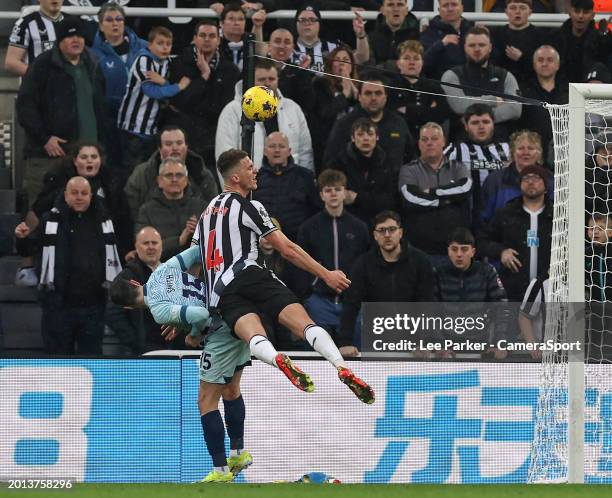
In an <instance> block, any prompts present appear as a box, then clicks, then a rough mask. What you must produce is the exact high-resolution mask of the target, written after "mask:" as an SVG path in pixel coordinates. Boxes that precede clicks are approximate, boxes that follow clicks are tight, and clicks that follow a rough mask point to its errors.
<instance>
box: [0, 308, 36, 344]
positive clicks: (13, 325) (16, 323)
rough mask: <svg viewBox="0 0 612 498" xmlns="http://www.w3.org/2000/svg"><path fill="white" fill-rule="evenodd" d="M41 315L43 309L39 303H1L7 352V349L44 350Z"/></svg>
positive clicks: (0, 314) (3, 334)
mask: <svg viewBox="0 0 612 498" xmlns="http://www.w3.org/2000/svg"><path fill="white" fill-rule="evenodd" d="M40 317H41V309H40V306H39V305H38V303H0V319H1V323H2V336H3V338H2V339H3V341H2V342H3V348H4V350H5V353H6V352H7V350H9V351H10V350H28V351H32V350H41V351H42V349H43V342H42V336H41V333H40ZM0 349H2V347H0Z"/></svg>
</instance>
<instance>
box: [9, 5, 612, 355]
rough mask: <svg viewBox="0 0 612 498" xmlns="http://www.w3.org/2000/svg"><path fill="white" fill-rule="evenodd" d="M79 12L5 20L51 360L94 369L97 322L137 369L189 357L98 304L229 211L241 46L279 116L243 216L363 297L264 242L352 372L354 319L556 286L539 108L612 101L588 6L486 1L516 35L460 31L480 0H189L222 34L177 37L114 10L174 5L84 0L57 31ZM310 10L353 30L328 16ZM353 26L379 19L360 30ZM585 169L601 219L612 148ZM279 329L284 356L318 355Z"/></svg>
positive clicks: (611, 45)
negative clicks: (218, 198)
mask: <svg viewBox="0 0 612 498" xmlns="http://www.w3.org/2000/svg"><path fill="white" fill-rule="evenodd" d="M75 3H76V4H78V5H82V3H81V2H75V1H73V0H64V1H63V2H62V0H59V1H58V0H39V4H40V11H36V12H34V13H31V14H29V15H27V16H25V17H23V18H21V19H19V20H18V21H17V22H16V23H15V27H14V29H13V32H12V34H11V36H10V41H9V48H8V51H7V55H6V61H5V66H6V68H7V69H8V70H9V71H11V72H13V73H14V74H16V75H19V76H21V77H22V82H21V87H20V90H19V95H18V99H17V112H18V120H19V124H20V125H21V126H22V127H23V129H24V130H25V134H26V145H25V150H24V151H23V153H24V157H25V172H24V185H23V188H24V192H25V193H26V194H27V195H24V197H25V198H26V199H27V201H26V203H27V206H25V209H24V212H27V215H26V216H25V218H24V221H23V222H22V223H20V224H19V225H18V226H17V227H16V228H15V236H16V238H17V248H18V252H19V254H20V255H22V256H23V262H22V265H21V268H20V269H19V271H18V273H17V277H16V281H17V283H18V284H20V285H25V286H32V287H33V286H38V287H39V289H40V296H41V297H40V302H41V306H42V309H43V319H42V333H43V339H44V344H45V348H46V350H47V351H48V352H49V353H56V354H75V353H76V354H100V353H101V351H102V340H103V334H104V327H103V324H104V320H103V319H102V317H103V316H104V315H106V324H107V325H108V326H109V327H110V328H111V329H112V330H113V331H114V332H115V334H116V335H117V337H118V338H119V339H120V341H121V343H122V344H123V346H124V347H125V350H126V352H127V353H129V354H140V353H142V352H145V351H148V350H151V349H162V348H183V347H185V346H184V345H183V344H182V343H181V341H180V340H179V341H175V342H173V343H166V342H164V340H163V339H162V338H161V335H160V326H159V325H157V324H156V323H155V322H154V321H153V320H152V317H151V315H150V313H149V312H148V311H142V310H127V309H122V308H119V307H117V306H115V305H112V304H108V305H107V303H106V289H107V288H108V285H109V283H110V281H112V280H113V279H114V278H123V279H129V280H135V281H137V282H139V283H144V282H146V280H147V278H148V277H149V275H150V274H151V272H152V270H154V269H155V268H156V267H157V266H158V265H159V264H160V262H163V261H165V260H167V259H168V258H170V257H172V256H173V255H175V254H177V253H178V252H179V251H181V250H182V249H184V248H186V247H188V246H189V245H190V243H191V237H192V235H193V233H194V230H195V228H196V223H197V220H198V217H199V215H200V213H201V212H202V210H203V208H204V207H205V206H206V205H207V203H208V202H209V201H210V199H212V198H213V197H214V196H215V195H216V194H217V193H219V192H220V191H221V189H222V179H221V177H220V175H219V174H218V171H217V168H216V165H215V160H216V158H218V157H219V155H220V154H221V153H222V152H224V151H226V150H228V149H230V148H240V145H241V114H242V112H241V95H242V91H243V81H242V69H243V66H244V64H245V54H246V53H247V51H246V48H247V46H246V43H247V42H246V40H247V36H248V35H249V33H250V32H252V33H253V34H254V38H255V44H256V54H258V56H260V57H259V58H258V59H257V61H256V64H255V70H254V78H255V83H256V84H260V85H265V86H268V87H269V88H271V89H273V90H274V91H275V92H276V94H277V95H278V97H279V99H280V102H279V108H278V113H277V115H276V116H275V117H274V118H272V119H269V120H267V121H265V122H263V123H261V122H260V123H256V124H255V130H254V147H253V153H252V157H253V161H254V163H255V165H256V167H257V168H258V169H259V174H258V183H259V188H258V190H257V191H256V192H255V194H254V198H255V199H257V200H259V201H261V202H262V203H263V204H264V205H265V206H266V208H267V210H268V212H269V213H270V215H271V216H273V217H274V219H275V223H276V224H277V225H278V226H280V227H281V228H282V230H283V232H284V233H285V234H287V236H288V237H289V238H290V239H292V240H294V241H297V242H298V243H299V244H301V245H302V246H303V247H304V248H305V249H306V250H307V251H308V253H309V254H311V255H312V256H313V257H314V258H315V259H316V260H317V261H319V262H321V263H322V264H323V265H324V266H326V267H327V268H332V269H341V270H343V271H344V272H345V273H347V275H348V276H349V278H350V279H351V280H352V285H351V286H350V288H349V289H348V290H347V291H346V292H345V293H344V294H343V295H335V294H334V293H333V292H331V291H330V289H328V288H327V287H326V286H325V285H324V284H323V283H322V282H318V281H316V280H315V281H312V279H311V278H310V277H309V276H307V275H306V274H305V273H304V272H302V271H300V270H298V269H297V268H295V267H292V266H291V265H290V264H289V263H287V262H286V261H284V260H283V259H282V258H280V256H279V255H278V254H275V251H274V249H272V248H271V247H269V246H268V245H267V244H266V241H265V239H264V240H262V241H261V247H262V254H263V256H264V259H265V261H266V264H267V265H268V266H269V267H270V268H272V269H273V270H274V271H275V272H276V273H277V274H278V275H279V276H280V278H281V279H282V280H283V281H285V282H286V284H287V285H288V286H289V287H290V288H291V289H292V290H293V291H294V292H295V293H296V295H298V296H299V297H300V298H301V299H303V302H304V303H305V306H306V307H307V309H308V311H309V313H310V314H311V316H312V317H313V318H314V319H315V320H316V321H317V323H319V324H321V325H323V326H324V327H325V328H326V329H327V330H328V331H329V332H330V334H332V336H333V337H334V339H335V340H336V342H337V344H338V346H339V347H341V351H342V353H343V354H344V355H345V356H354V355H356V354H357V353H358V352H359V348H360V333H361V332H360V321H361V314H360V310H361V303H362V302H372V301H379V302H380V301H437V300H439V301H474V302H476V301H486V302H498V303H504V302H507V301H521V300H523V297H524V295H525V293H526V291H528V287H529V286H530V282H533V281H536V280H537V281H539V282H542V281H544V280H545V279H546V278H547V272H548V266H549V261H550V246H551V233H552V207H551V206H552V199H553V175H552V172H551V164H552V161H553V159H554V157H553V149H552V147H551V140H552V130H551V123H550V118H549V115H548V112H547V111H546V109H544V108H543V107H542V106H539V105H537V104H538V102H543V101H545V102H549V103H555V104H564V103H567V101H568V82H589V83H609V82H610V81H611V69H612V35H611V34H610V33H609V31H608V24H607V23H606V22H602V23H599V24H596V23H595V22H594V20H593V18H594V12H593V0H567V1H566V2H563V1H554V2H553V1H552V0H505V1H504V0H485V1H484V9H485V10H487V11H493V12H501V11H504V12H505V13H506V15H507V17H508V23H507V24H505V25H504V26H496V27H494V28H491V29H489V28H487V27H485V26H482V25H474V23H472V22H471V21H468V20H467V19H465V18H464V17H463V11H464V7H465V8H466V9H470V10H473V9H474V5H473V4H474V2H468V1H467V0H466V3H465V4H464V3H463V2H462V0H440V1H439V2H438V5H439V7H438V13H437V15H435V13H434V12H431V16H430V17H431V19H430V20H429V23H428V25H427V26H421V25H420V23H419V21H418V20H417V18H416V17H415V16H414V15H413V14H412V13H411V12H409V8H408V2H407V0H313V1H311V2H307V3H305V4H303V5H301V6H300V7H299V8H297V10H296V14H295V18H294V19H284V20H274V19H269V18H267V17H266V13H267V12H271V11H274V10H277V9H295V8H296V5H297V2H294V1H288V0H261V1H259V2H245V1H242V2H235V1H215V0H183V1H181V0H178V1H177V7H194V8H196V7H199V8H202V7H210V8H211V9H213V10H214V11H215V12H216V13H217V14H218V16H219V19H202V20H200V19H193V20H192V21H191V22H190V23H188V24H173V23H172V22H170V20H169V19H154V20H152V19H151V18H127V17H126V15H125V11H124V8H123V7H124V6H126V5H127V6H129V7H141V6H153V7H165V6H166V2H165V0H164V1H158V0H121V1H120V2H118V3H112V2H107V3H104V2H103V1H101V0H91V1H90V2H85V3H86V4H88V5H93V6H96V7H99V8H100V10H99V12H98V15H97V18H92V19H89V20H87V19H85V18H83V19H81V18H77V17H75V16H70V15H67V14H63V13H62V11H61V8H62V5H73V4H75ZM432 4H433V2H431V1H428V0H415V1H414V5H413V8H414V10H415V11H432V9H433V6H432ZM321 9H325V10H348V9H351V10H353V11H354V12H355V18H354V20H353V21H352V23H349V22H346V21H328V20H324V19H323V18H322V17H321V12H320V10H321ZM360 10H379V11H380V15H379V16H378V18H377V19H376V21H373V22H365V21H364V19H362V17H361V16H360V15H359V11H360ZM555 11H558V12H568V14H569V17H568V19H567V20H566V21H565V22H564V23H563V25H562V26H561V27H560V28H556V29H552V28H548V29H545V28H539V27H536V26H534V25H532V24H530V21H529V17H530V15H531V14H532V12H555ZM357 80H359V81H357ZM517 96H518V98H515V97H517ZM521 97H522V98H521ZM605 143H608V141H604V144H605ZM595 152H596V154H595V155H594V157H595V159H594V161H593V164H587V184H588V185H590V186H591V190H589V189H587V198H589V199H591V204H593V206H595V204H596V203H597V202H598V199H609V198H610V195H609V192H608V191H607V190H605V191H603V190H602V189H607V187H604V186H603V185H604V182H599V181H597V179H598V178H600V177H601V178H604V179H605V184H606V185H608V184H609V183H610V182H609V177H608V167H609V162H608V158H609V157H610V156H611V155H612V150H610V151H608V149H607V147H606V146H605V145H604V146H603V147H598V148H597V149H596V151H595ZM589 179H590V180H591V181H588V180H589ZM593 206H592V207H593ZM593 209H594V210H596V208H595V207H594V208H593ZM589 223H590V225H589V226H591V229H590V232H592V233H591V234H590V235H589V236H590V238H591V239H593V240H594V243H593V247H594V249H593V250H592V252H591V253H589V254H591V255H592V256H593V254H594V253H597V254H599V253H600V252H601V251H600V248H601V246H604V245H606V244H607V243H608V234H610V235H612V229H608V227H607V221H606V218H605V217H604V218H602V217H600V216H599V217H598V216H594V217H593V218H592V219H591V220H590V221H589ZM602 224H603V226H602ZM602 237H603V239H605V240H600V239H601V238H602ZM595 242H596V243H597V244H598V245H595ZM597 254H595V255H594V256H593V257H591V260H593V261H595V259H594V257H595V256H596V255H597ZM601 257H604V258H605V257H607V256H605V255H604V256H600V258H601ZM599 268H601V265H600V266H599ZM594 278H595V277H594ZM602 278H603V277H602ZM600 292H601V293H603V294H604V295H603V297H601V296H600V297H601V299H602V300H606V296H605V294H606V293H607V292H608V287H607V286H604V287H603V288H600ZM504 310H505V311H504ZM498 314H499V320H498V321H497V323H498V324H497V326H496V328H495V330H494V331H493V332H491V333H492V334H494V335H495V336H496V337H498V338H500V337H501V338H506V337H507V338H511V339H514V338H518V337H519V336H520V333H519V327H518V325H517V317H516V316H512V317H511V316H510V315H509V311H508V310H507V309H505V308H502V311H500V312H498ZM267 325H268V327H269V328H270V332H271V337H272V338H273V340H274V342H276V344H277V345H279V347H284V348H289V349H300V348H304V347H307V344H305V343H300V342H298V341H296V340H294V339H292V338H291V337H289V334H288V332H287V331H286V330H284V329H282V327H278V326H277V325H275V324H272V323H268V324H267ZM535 335H536V336H537V334H535ZM523 339H525V340H534V333H533V330H531V331H530V332H528V333H527V332H526V333H525V334H524V335H523ZM488 353H489V354H490V355H491V356H492V357H494V358H498V359H502V358H504V357H505V356H506V354H505V352H502V351H497V350H492V351H489V352H488ZM420 354H421V356H426V355H427V353H425V352H422V353H420ZM535 357H536V356H534V358H535Z"/></svg>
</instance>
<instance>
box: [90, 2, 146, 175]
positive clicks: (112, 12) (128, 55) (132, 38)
mask: <svg viewBox="0 0 612 498" xmlns="http://www.w3.org/2000/svg"><path fill="white" fill-rule="evenodd" d="M98 23H99V27H100V30H99V31H98V32H97V33H96V36H95V38H94V42H93V45H92V50H93V52H94V54H95V55H96V57H97V59H98V62H99V64H100V68H101V69H102V72H103V73H104V80H105V82H106V102H107V104H108V110H109V120H110V132H109V134H110V136H109V137H108V144H109V147H110V149H109V151H108V152H109V157H110V158H111V159H112V161H111V164H112V165H113V167H117V168H119V167H121V165H122V163H121V157H122V155H121V150H120V147H119V146H118V145H119V143H120V142H119V132H118V131H117V129H116V127H115V123H116V122H117V113H118V111H119V106H120V105H121V100H122V99H123V96H124V94H125V91H126V87H127V82H128V73H129V71H130V67H132V64H133V62H134V60H135V59H136V56H137V54H138V52H140V50H142V49H143V48H146V47H147V42H146V41H145V40H143V39H141V38H138V36H136V33H134V32H133V31H132V30H131V29H130V28H128V27H127V26H126V25H125V10H123V7H121V5H119V4H117V3H115V2H107V3H105V4H104V5H102V7H100V10H99V11H98Z"/></svg>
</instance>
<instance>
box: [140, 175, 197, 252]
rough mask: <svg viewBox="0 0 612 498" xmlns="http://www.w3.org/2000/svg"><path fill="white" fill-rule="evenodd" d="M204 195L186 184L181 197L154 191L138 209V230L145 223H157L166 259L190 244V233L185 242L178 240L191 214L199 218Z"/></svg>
mask: <svg viewBox="0 0 612 498" xmlns="http://www.w3.org/2000/svg"><path fill="white" fill-rule="evenodd" d="M206 204H207V203H204V202H203V201H202V199H201V198H200V197H199V196H198V195H195V193H194V191H193V190H192V189H191V188H190V187H187V189H186V190H185V195H184V196H183V198H182V199H167V198H166V197H165V196H164V194H163V193H162V191H161V190H159V189H157V191H156V192H155V193H154V194H153V196H152V197H151V199H150V200H148V201H147V202H145V203H144V204H143V205H142V206H141V207H140V209H139V210H138V216H137V217H136V226H135V233H138V231H139V230H140V229H141V228H143V227H145V226H152V227H154V228H155V229H156V230H157V231H158V232H159V234H160V235H161V238H162V244H163V246H162V255H161V260H162V261H166V260H168V259H170V258H171V257H172V256H176V255H177V254H178V253H179V252H181V251H182V250H183V249H186V248H187V247H189V245H190V244H191V237H189V238H188V240H187V243H186V244H185V245H183V246H181V245H180V244H179V237H180V235H181V232H182V231H183V229H184V228H185V224H186V223H187V220H188V219H189V218H190V217H191V216H195V217H196V218H198V219H199V217H200V214H201V213H202V211H203V210H204V208H205V207H206Z"/></svg>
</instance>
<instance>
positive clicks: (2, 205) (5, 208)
mask: <svg viewBox="0 0 612 498" xmlns="http://www.w3.org/2000/svg"><path fill="white" fill-rule="evenodd" d="M16 200H17V193H16V192H15V191H14V190H13V189H3V188H0V214H13V213H15V206H16V204H15V201H16Z"/></svg>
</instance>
